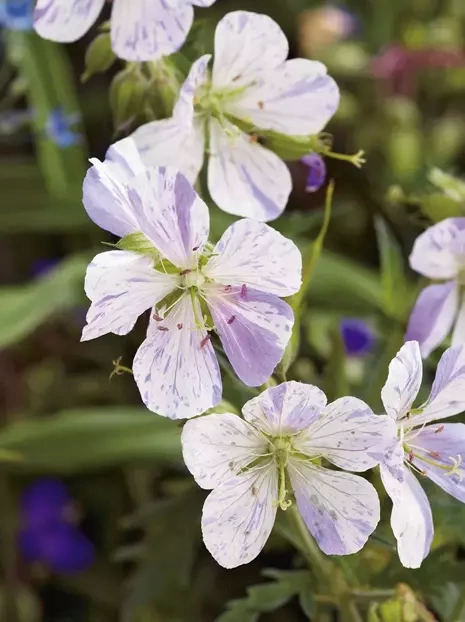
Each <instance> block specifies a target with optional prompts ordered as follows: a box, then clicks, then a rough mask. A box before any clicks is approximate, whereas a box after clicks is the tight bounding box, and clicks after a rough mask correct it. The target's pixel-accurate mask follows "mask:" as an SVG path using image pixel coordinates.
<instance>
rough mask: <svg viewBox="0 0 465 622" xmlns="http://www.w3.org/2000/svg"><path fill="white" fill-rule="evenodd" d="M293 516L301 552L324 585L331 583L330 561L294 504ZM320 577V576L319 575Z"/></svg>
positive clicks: (291, 510)
mask: <svg viewBox="0 0 465 622" xmlns="http://www.w3.org/2000/svg"><path fill="white" fill-rule="evenodd" d="M288 512H289V515H290V516H291V519H292V523H293V525H294V527H295V530H296V531H297V533H298V535H299V540H300V542H301V543H302V546H301V547H300V552H301V553H302V555H304V556H305V558H306V560H307V561H308V562H309V564H310V566H312V567H314V568H316V569H317V570H318V571H319V573H318V574H319V576H320V577H321V579H322V583H330V580H331V568H330V565H329V563H328V560H327V559H326V557H325V556H324V554H323V553H322V552H321V550H320V548H319V546H318V544H317V543H316V542H315V540H314V539H313V538H312V536H311V535H310V532H309V530H308V529H307V525H306V524H305V523H304V521H303V518H302V516H301V515H300V512H299V510H298V508H297V505H296V504H295V503H294V504H293V505H292V506H291V507H290V508H289V510H288ZM317 576H318V575H317Z"/></svg>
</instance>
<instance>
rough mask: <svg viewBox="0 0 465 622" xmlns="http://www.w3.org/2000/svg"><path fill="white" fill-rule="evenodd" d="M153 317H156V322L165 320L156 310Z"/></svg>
mask: <svg viewBox="0 0 465 622" xmlns="http://www.w3.org/2000/svg"><path fill="white" fill-rule="evenodd" d="M152 317H153V319H154V320H155V321H156V322H163V318H162V317H161V316H160V315H158V313H157V312H156V311H155V312H154V314H153V315H152Z"/></svg>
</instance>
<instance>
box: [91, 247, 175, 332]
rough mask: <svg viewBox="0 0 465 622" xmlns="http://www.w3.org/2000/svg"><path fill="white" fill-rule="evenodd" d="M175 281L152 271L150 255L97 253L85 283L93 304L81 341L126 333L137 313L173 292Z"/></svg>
mask: <svg viewBox="0 0 465 622" xmlns="http://www.w3.org/2000/svg"><path fill="white" fill-rule="evenodd" d="M176 283H177V279H176V277H175V276H174V275H167V274H163V273H161V272H157V271H156V270H154V269H153V261H152V260H151V259H150V257H143V256H141V255H138V254H136V253H128V252H125V251H108V252H105V253H100V254H99V255H96V256H95V257H94V259H93V260H92V262H91V263H90V264H89V267H88V268H87V273H86V279H85V283H84V288H85V291H86V295H87V297H88V298H89V299H90V300H91V301H92V304H91V306H90V308H89V311H88V312H87V317H86V320H87V325H86V326H85V327H84V329H83V331H82V338H81V340H82V341H88V340H89V339H95V338H96V337H101V336H102V335H105V334H106V333H116V334H117V335H126V334H127V333H128V332H129V331H130V330H131V329H132V328H133V326H134V324H135V323H136V320H137V318H138V317H139V315H141V314H142V313H143V312H144V311H146V310H147V309H149V308H150V307H152V306H153V305H154V304H156V303H157V302H159V301H160V300H162V299H163V298H164V297H165V296H167V295H168V294H169V293H170V292H171V291H173V289H174V288H175V287H176Z"/></svg>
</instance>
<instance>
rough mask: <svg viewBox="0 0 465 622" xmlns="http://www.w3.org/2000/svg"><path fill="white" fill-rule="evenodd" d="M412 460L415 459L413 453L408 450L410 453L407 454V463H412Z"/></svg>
mask: <svg viewBox="0 0 465 622" xmlns="http://www.w3.org/2000/svg"><path fill="white" fill-rule="evenodd" d="M414 458H415V454H414V453H413V451H412V450H410V451H409V452H408V461H409V462H413V459H414Z"/></svg>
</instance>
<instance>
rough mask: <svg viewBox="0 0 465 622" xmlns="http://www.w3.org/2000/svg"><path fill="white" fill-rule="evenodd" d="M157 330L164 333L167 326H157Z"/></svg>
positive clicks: (167, 329)
mask: <svg viewBox="0 0 465 622" xmlns="http://www.w3.org/2000/svg"><path fill="white" fill-rule="evenodd" d="M157 330H161V331H162V332H164V333H166V332H167V331H169V328H168V327H167V326H157Z"/></svg>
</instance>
